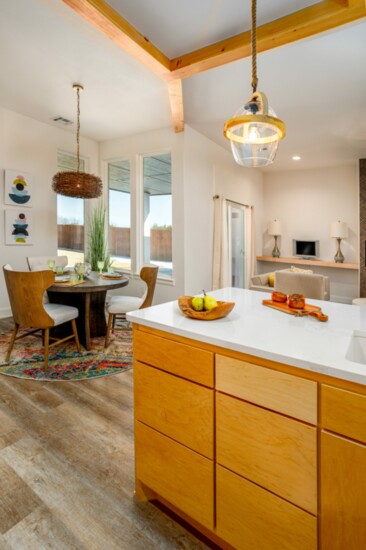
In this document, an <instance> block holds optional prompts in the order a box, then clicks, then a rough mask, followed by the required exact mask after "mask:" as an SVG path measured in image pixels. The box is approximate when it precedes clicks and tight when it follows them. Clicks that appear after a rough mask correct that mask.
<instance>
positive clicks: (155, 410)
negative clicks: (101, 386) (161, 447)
mask: <svg viewBox="0 0 366 550" xmlns="http://www.w3.org/2000/svg"><path fill="white" fill-rule="evenodd" d="M134 385H135V417H136V419H137V420H140V421H141V422H144V423H145V424H147V425H148V426H151V427H152V428H155V429H156V430H158V431H159V432H162V433H163V434H165V435H167V436H169V437H171V438H172V439H175V440H176V441H178V442H179V443H182V444H183V445H186V446H187V447H190V448H191V449H193V450H194V451H197V452H198V453H201V454H203V455H205V456H207V457H208V458H211V459H213V451H214V450H213V434H214V390H212V389H209V388H205V387H203V386H199V385H197V384H193V383H192V382H188V381H187V380H183V379H182V378H178V377H177V376H172V375H171V374H167V373H166V372H163V371H160V370H157V369H155V368H153V367H148V366H147V365H144V364H143V363H139V362H138V361H135V365H134Z"/></svg>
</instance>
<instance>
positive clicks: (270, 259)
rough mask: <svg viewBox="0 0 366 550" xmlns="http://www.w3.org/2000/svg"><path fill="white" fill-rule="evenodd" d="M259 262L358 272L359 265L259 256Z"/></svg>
mask: <svg viewBox="0 0 366 550" xmlns="http://www.w3.org/2000/svg"><path fill="white" fill-rule="evenodd" d="M257 262H273V263H281V264H297V265H315V266H317V267H336V268H337V269H355V270H358V269H359V268H360V266H359V265H358V264H349V263H343V264H341V263H336V262H329V261H324V260H303V259H302V258H274V257H273V256H257Z"/></svg>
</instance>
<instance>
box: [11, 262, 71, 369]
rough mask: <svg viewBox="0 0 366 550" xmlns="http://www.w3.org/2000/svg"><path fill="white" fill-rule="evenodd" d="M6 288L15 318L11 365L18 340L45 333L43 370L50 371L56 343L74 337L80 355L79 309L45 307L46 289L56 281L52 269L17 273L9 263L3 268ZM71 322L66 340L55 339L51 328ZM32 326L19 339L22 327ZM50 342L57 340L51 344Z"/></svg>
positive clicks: (48, 305) (54, 305)
mask: <svg viewBox="0 0 366 550" xmlns="http://www.w3.org/2000/svg"><path fill="white" fill-rule="evenodd" d="M3 271H4V277H5V282H6V287H7V289H8V295H9V301H10V307H11V311H12V314H13V319H14V330H13V334H12V337H11V341H10V344H9V348H8V351H7V354H6V359H5V361H6V362H7V363H8V362H9V359H10V355H11V352H12V350H13V347H14V343H15V341H16V340H19V339H20V338H24V337H25V336H28V335H30V334H35V333H37V332H38V331H42V340H43V346H44V367H45V369H48V351H49V348H51V347H53V346H55V345H56V344H61V343H62V342H66V341H67V340H70V339H71V338H74V339H75V344H76V347H77V350H78V352H79V353H80V343H79V338H78V332H77V328H76V322H75V319H76V318H77V317H78V315H79V310H78V309H77V308H76V307H73V306H64V305H61V304H44V303H43V302H42V297H43V294H44V292H45V291H46V289H47V288H49V287H50V286H51V285H52V284H53V283H54V281H55V275H54V273H53V272H52V271H50V270H49V269H48V270H47V271H34V272H32V271H14V270H13V269H12V267H11V266H10V265H9V264H7V265H4V266H3ZM68 321H71V326H72V334H71V335H70V336H67V337H66V338H54V337H51V336H50V328H52V327H57V326H59V325H61V324H63V323H66V322H68ZM21 326H22V327H23V326H24V327H29V328H31V329H33V330H30V331H28V332H26V333H25V334H21V335H20V336H17V334H18V330H19V328H20V327H21ZM50 340H54V342H52V343H51V344H50Z"/></svg>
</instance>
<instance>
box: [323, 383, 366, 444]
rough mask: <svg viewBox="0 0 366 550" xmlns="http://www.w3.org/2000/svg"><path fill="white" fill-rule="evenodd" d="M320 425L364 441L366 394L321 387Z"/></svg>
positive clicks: (365, 433) (365, 431) (365, 437)
mask: <svg viewBox="0 0 366 550" xmlns="http://www.w3.org/2000/svg"><path fill="white" fill-rule="evenodd" d="M321 411H322V415H321V416H322V426H323V428H327V429H328V430H331V431H332V432H336V433H339V434H342V435H345V436H348V437H351V438H352V439H357V440H358V441H362V442H363V443H366V395H360V394H358V393H354V392H351V391H346V390H340V389H338V388H333V387H331V386H327V385H322V387H321Z"/></svg>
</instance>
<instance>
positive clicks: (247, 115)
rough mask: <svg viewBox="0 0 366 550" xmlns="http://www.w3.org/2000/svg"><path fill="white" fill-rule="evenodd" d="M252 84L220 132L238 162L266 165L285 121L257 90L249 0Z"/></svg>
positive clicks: (254, 16) (283, 131)
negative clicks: (246, 96)
mask: <svg viewBox="0 0 366 550" xmlns="http://www.w3.org/2000/svg"><path fill="white" fill-rule="evenodd" d="M251 43H252V88H253V94H252V95H251V97H250V98H249V101H248V102H247V103H246V104H245V105H243V106H242V107H240V109H239V110H238V111H237V112H236V113H235V115H234V117H233V118H231V119H230V120H228V121H227V122H225V125H224V136H225V137H226V139H228V140H229V141H230V143H231V151H232V153H233V156H234V159H235V161H236V162H237V163H238V164H240V165H241V166H249V167H260V166H267V165H268V164H271V163H272V162H273V161H274V158H275V156H276V152H277V147H278V143H279V141H280V140H281V139H283V138H284V137H285V135H286V127H285V124H284V123H283V122H282V120H280V119H279V118H277V117H276V114H275V112H274V111H273V110H272V109H271V108H270V107H269V106H268V101H267V97H266V96H265V94H264V93H263V92H257V85H258V77H257V0H252V29H251Z"/></svg>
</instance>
